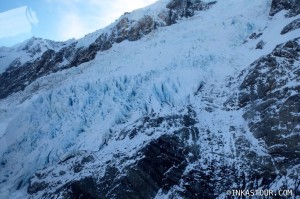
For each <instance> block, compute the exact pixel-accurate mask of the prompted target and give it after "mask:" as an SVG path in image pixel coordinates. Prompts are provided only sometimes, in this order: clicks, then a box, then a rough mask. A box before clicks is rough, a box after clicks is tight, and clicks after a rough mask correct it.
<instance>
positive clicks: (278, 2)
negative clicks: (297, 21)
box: [269, 0, 300, 17]
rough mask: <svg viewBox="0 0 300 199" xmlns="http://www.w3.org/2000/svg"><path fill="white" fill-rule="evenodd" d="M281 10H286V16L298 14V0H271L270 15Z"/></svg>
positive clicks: (299, 4) (299, 3)
mask: <svg viewBox="0 0 300 199" xmlns="http://www.w3.org/2000/svg"><path fill="white" fill-rule="evenodd" d="M281 10H288V11H289V12H288V13H287V14H286V17H294V16H296V15H298V14H300V0H273V1H272V5H271V10H270V13H269V14H270V16H274V15H275V14H277V13H278V12H280V11H281Z"/></svg>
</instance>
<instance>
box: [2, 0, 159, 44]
mask: <svg viewBox="0 0 300 199" xmlns="http://www.w3.org/2000/svg"><path fill="white" fill-rule="evenodd" d="M155 1H156V0H7V1H6V0H1V1H0V27H1V29H0V46H11V45H14V44H16V43H19V42H22V41H24V40H25V39H28V38H30V37H32V36H35V37H42V38H45V39H51V40H55V41H65V40H68V39H71V38H80V37H83V36H84V35H86V34H87V33H90V32H93V31H95V30H98V29H100V28H103V27H105V26H107V25H109V24H110V23H112V22H113V21H115V20H116V19H117V18H118V17H119V16H121V15H122V14H123V13H124V12H130V11H132V10H134V9H137V8H141V7H145V6H147V5H150V4H152V3H154V2H155Z"/></svg>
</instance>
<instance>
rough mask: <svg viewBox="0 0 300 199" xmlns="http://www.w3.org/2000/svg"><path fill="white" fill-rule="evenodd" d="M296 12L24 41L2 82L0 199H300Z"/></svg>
mask: <svg viewBox="0 0 300 199" xmlns="http://www.w3.org/2000/svg"><path fill="white" fill-rule="evenodd" d="M298 5H299V4H298V1H295V0H294V1H293V0H289V1H288V0H287V1H284V0H281V1H275V0H273V1H271V0H270V1H261V0H251V1H249V0H239V1H236V0H219V1H217V2H215V1H211V0H203V1H199V0H183V1H178V0H160V1H157V2H156V3H155V4H153V5H151V6H149V7H146V8H143V9H140V10H136V11H133V12H131V13H125V14H124V15H123V16H122V17H121V18H119V19H118V20H117V21H116V22H115V23H113V24H111V25H110V26H108V27H107V28H105V29H104V30H100V31H96V32H94V33H91V34H89V35H87V36H86V37H84V38H82V39H79V40H70V41H67V42H63V43H59V42H58V43H56V42H50V41H45V40H42V39H36V38H35V39H32V40H31V42H29V43H28V42H27V43H28V45H27V44H26V42H25V43H24V44H25V47H22V48H21V49H25V50H21V51H22V52H23V53H24V56H23V57H22V59H20V62H18V61H14V63H13V64H12V66H11V67H9V69H6V72H4V73H2V76H1V78H2V79H0V80H1V83H2V82H3V84H5V85H6V86H3V85H2V84H0V87H1V90H0V93H1V96H2V98H3V99H1V100H0V155H1V159H0V198H12V199H15V198H22V199H23V198H30V199H35V198H38V199H40V198H45V199H48V198H64V199H71V198H101V199H102V198H107V199H110V198H128V199H129V198H130V199H131V198H136V199H139V198H143V199H144V198H145V199H152V198H155V199H168V198H170V199H171V198H176V199H177V198H178V199H181V198H182V199H194V198H195V199H196V198H209V199H210V198H212V199H213V198H219V199H223V198H224V199H225V198H229V197H230V196H229V195H228V193H229V192H228V190H229V191H230V190H272V191H274V193H275V192H276V191H278V190H291V191H292V193H291V194H293V195H292V196H291V197H294V198H297V199H298V198H299V197H300V181H299V173H300V159H299V157H300V154H299V152H300V148H299V146H300V145H299V143H300V137H299V134H300V125H299V123H300V104H299V103H300V94H299V93H300V83H299V82H300V79H299V77H300V76H299V75H300V38H299V35H300V29H299V27H298V26H299V21H298V18H299V15H297V13H298V11H297V9H298V7H299V6H298ZM298 14H299V13H298ZM270 15H271V17H270ZM39 43H44V44H45V45H40V46H41V48H40V50H37V49H39V47H35V46H38V44H39ZM24 44H23V46H24ZM26 46H28V47H26ZM14 49H17V48H13V49H2V50H3V51H1V50H0V51H1V52H4V51H5V52H6V54H5V56H7V57H6V60H8V61H7V63H8V62H9V61H13V60H14V59H15V58H17V57H18V56H17V54H14V55H13V54H9V53H8V52H9V51H11V52H16V51H15V50H14ZM21 51H20V52H21ZM30 55H32V57H33V58H32V59H29V57H30ZM8 58H9V59H8ZM20 63H21V64H20ZM74 66H76V67H74ZM25 69H26V70H25ZM19 80H20V81H19ZM24 82H26V83H25V84H23V83H24ZM10 83H11V85H10ZM9 88H11V89H9ZM21 90H23V91H21ZM276 197H277V196H276ZM276 197H275V196H274V198H276ZM289 197H290V196H288V198H289ZM241 198H242V197H241ZM253 198H262V197H261V196H259V195H258V196H256V197H253ZM270 198H273V197H270Z"/></svg>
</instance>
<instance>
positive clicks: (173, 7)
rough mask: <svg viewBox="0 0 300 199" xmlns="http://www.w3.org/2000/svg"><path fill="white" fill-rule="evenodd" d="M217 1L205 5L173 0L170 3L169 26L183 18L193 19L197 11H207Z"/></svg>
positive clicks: (187, 0) (191, 0) (192, 0)
mask: <svg viewBox="0 0 300 199" xmlns="http://www.w3.org/2000/svg"><path fill="white" fill-rule="evenodd" d="M215 3H216V1H214V2H211V3H204V2H202V1H199V0H184V1H182V0H172V1H171V2H170V3H168V5H167V8H168V9H169V13H168V18H167V19H166V23H167V25H171V24H174V23H176V21H177V20H178V19H180V18H183V17H191V16H193V15H194V12H195V11H201V10H207V9H209V8H210V6H211V5H213V4H215Z"/></svg>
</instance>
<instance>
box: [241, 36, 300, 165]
mask: <svg viewBox="0 0 300 199" xmlns="http://www.w3.org/2000/svg"><path fill="white" fill-rule="evenodd" d="M299 44H300V38H297V39H294V40H292V41H288V42H287V43H285V44H281V45H278V46H277V47H276V48H275V49H274V50H273V52H272V53H271V54H269V55H267V56H265V57H262V58H261V59H259V60H258V61H256V62H254V63H253V64H252V66H251V67H252V68H251V69H250V71H249V73H248V74H247V76H246V77H245V79H244V81H243V83H242V85H241V86H240V89H241V94H240V95H239V104H240V107H246V112H245V114H244V118H245V119H246V120H247V121H249V127H250V131H251V132H253V134H254V136H255V137H256V138H257V139H261V140H263V141H264V142H265V144H266V145H267V148H268V150H269V153H270V154H272V156H273V157H274V158H275V159H274V160H275V162H276V164H277V166H278V168H281V169H283V170H284V169H286V168H288V167H289V166H290V165H292V164H293V163H299V157H300V146H299V142H300V128H299V125H298V124H299V123H300V96H299V92H300V87H299V84H297V82H298V83H299V81H300V78H299V74H300V65H299V59H300V45H299Z"/></svg>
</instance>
